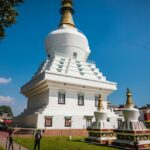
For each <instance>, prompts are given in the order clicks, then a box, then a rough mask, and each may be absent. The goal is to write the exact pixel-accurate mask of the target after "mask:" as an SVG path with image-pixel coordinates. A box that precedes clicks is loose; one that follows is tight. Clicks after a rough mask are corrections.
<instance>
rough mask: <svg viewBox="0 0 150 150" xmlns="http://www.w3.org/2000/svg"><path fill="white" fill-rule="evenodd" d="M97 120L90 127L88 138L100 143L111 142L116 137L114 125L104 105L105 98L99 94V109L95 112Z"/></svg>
mask: <svg viewBox="0 0 150 150" xmlns="http://www.w3.org/2000/svg"><path fill="white" fill-rule="evenodd" d="M94 116H95V120H96V121H95V122H93V123H92V126H91V127H90V128H88V132H89V136H88V138H87V139H86V140H87V141H90V142H95V143H100V144H111V143H112V142H113V141H114V140H115V139H116V137H115V134H114V127H113V124H112V123H111V122H109V121H108V120H107V119H108V109H106V108H104V107H103V100H102V98H101V95H100V96H99V103H98V110H97V111H95V112H94Z"/></svg>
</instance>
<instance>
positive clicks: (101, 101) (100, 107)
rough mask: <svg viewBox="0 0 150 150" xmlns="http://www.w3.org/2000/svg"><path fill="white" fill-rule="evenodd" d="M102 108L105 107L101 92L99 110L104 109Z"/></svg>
mask: <svg viewBox="0 0 150 150" xmlns="http://www.w3.org/2000/svg"><path fill="white" fill-rule="evenodd" d="M102 109H103V100H102V96H101V94H100V95H99V99H98V110H102Z"/></svg>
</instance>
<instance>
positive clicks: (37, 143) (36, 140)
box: [34, 130, 42, 150]
mask: <svg viewBox="0 0 150 150" xmlns="http://www.w3.org/2000/svg"><path fill="white" fill-rule="evenodd" d="M41 138H42V135H41V130H37V131H36V133H35V135H34V150H36V147H38V150H40V141H41Z"/></svg>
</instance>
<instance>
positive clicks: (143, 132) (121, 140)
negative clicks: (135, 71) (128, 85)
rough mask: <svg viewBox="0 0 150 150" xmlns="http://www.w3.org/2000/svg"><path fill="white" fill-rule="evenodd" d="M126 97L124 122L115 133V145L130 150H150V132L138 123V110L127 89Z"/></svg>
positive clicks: (141, 123) (142, 124)
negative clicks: (148, 149)
mask: <svg viewBox="0 0 150 150" xmlns="http://www.w3.org/2000/svg"><path fill="white" fill-rule="evenodd" d="M126 96H127V100H126V104H125V108H124V109H123V115H124V118H125V121H123V122H121V123H120V125H119V127H118V129H117V130H116V131H115V132H116V135H117V140H116V141H115V144H116V145H118V146H122V147H128V148H132V149H134V148H139V149H145V148H150V130H149V129H147V128H146V127H145V125H144V123H143V122H141V121H139V116H140V113H139V109H137V108H135V107H134V103H133V100H132V93H131V91H130V90H129V89H127V94H126Z"/></svg>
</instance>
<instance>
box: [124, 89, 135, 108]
mask: <svg viewBox="0 0 150 150" xmlns="http://www.w3.org/2000/svg"><path fill="white" fill-rule="evenodd" d="M126 96H127V101H126V107H128V108H129V107H134V103H133V100H132V93H131V91H130V90H129V89H128V88H127V94H126Z"/></svg>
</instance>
